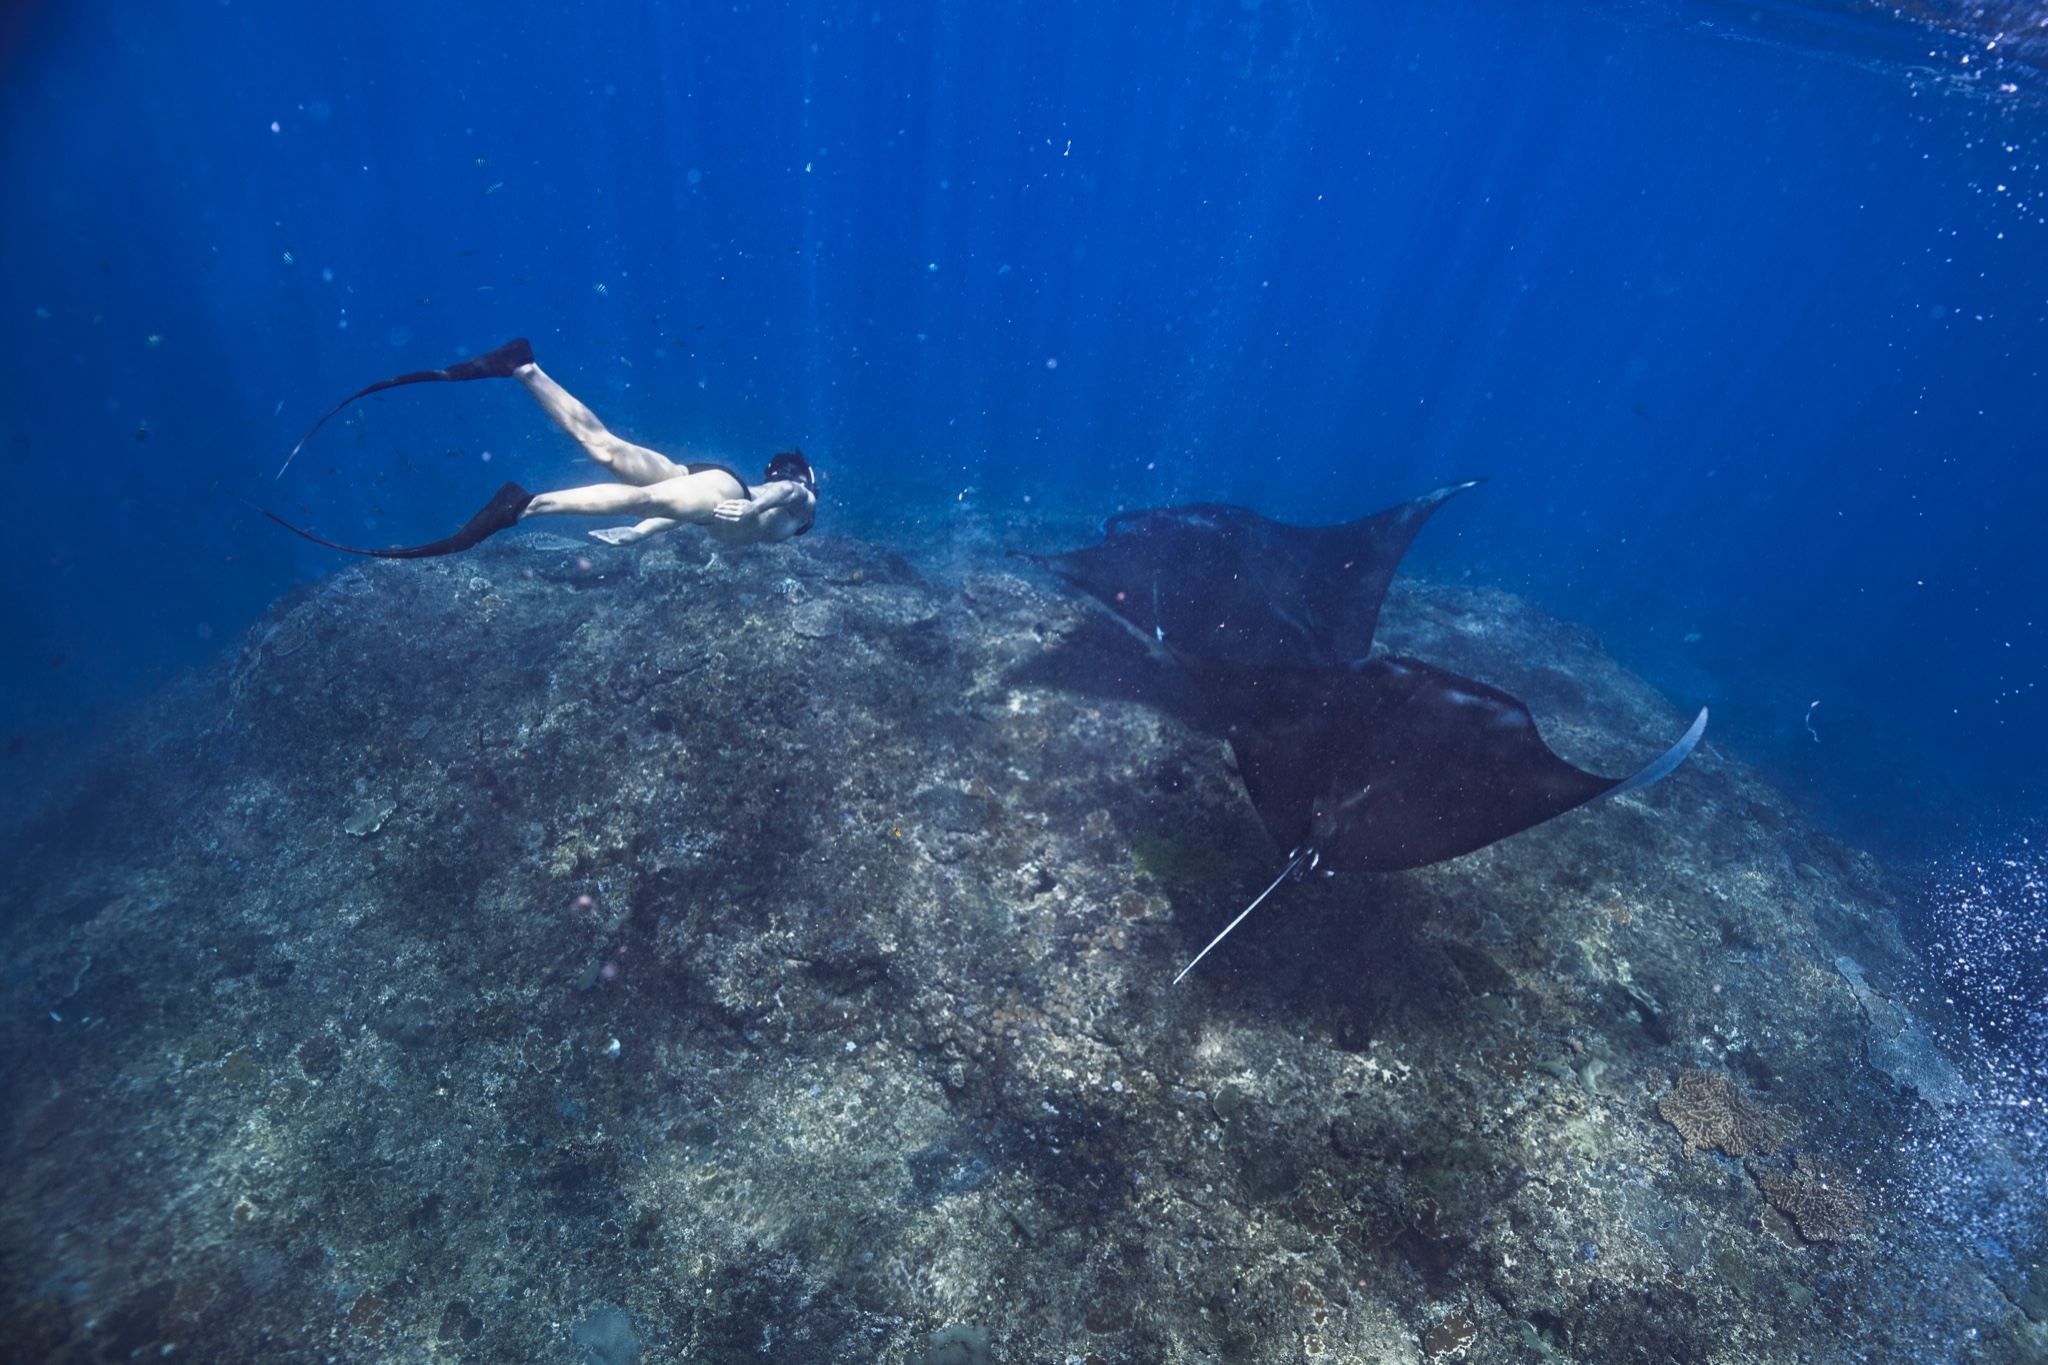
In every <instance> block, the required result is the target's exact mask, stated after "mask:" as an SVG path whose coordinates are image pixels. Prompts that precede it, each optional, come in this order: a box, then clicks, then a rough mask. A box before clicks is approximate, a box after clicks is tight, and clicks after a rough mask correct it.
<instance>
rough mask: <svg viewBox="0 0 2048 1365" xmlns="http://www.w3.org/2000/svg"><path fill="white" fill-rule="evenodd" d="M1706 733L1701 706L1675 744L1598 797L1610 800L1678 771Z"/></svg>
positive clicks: (1705, 709) (1704, 708) (1661, 779)
mask: <svg viewBox="0 0 2048 1365" xmlns="http://www.w3.org/2000/svg"><path fill="white" fill-rule="evenodd" d="M1706 733H1707V708H1706V707H1704V706H1702V707H1701V708H1700V713H1699V714H1698V715H1697V716H1694V717H1693V720H1692V724H1691V725H1690V726H1689V727H1687V729H1686V732H1685V733H1684V734H1682V735H1680V736H1679V737H1678V742H1677V743H1676V744H1674V745H1672V746H1671V747H1670V748H1668V749H1666V750H1665V751H1664V752H1663V753H1661V754H1659V755H1658V756H1657V757H1656V758H1654V759H1652V760H1651V761H1650V762H1649V763H1648V764H1647V765H1645V766H1644V767H1643V768H1642V769H1641V770H1640V771H1639V772H1637V773H1636V774H1635V775H1634V776H1632V777H1625V778H1623V779H1622V780H1621V781H1620V782H1617V783H1616V784H1615V785H1614V786H1612V787H1610V788H1608V789H1607V790H1606V791H1604V792H1602V793H1601V794H1600V797H1599V798H1598V799H1601V800H1611V799H1612V798H1614V797H1617V796H1626V795H1628V794H1629V793H1630V792H1639V791H1641V790H1642V789H1643V788H1645V787H1648V786H1653V785H1655V784H1656V783H1659V782H1662V781H1663V780H1664V779H1665V778H1667V777H1669V776H1671V774H1673V773H1674V772H1677V771H1678V765H1679V764H1681V763H1683V762H1685V760H1686V759H1688V758H1690V757H1692V751H1693V750H1694V749H1697V748H1699V747H1700V739H1701V737H1702V736H1704V735H1705V734H1706Z"/></svg>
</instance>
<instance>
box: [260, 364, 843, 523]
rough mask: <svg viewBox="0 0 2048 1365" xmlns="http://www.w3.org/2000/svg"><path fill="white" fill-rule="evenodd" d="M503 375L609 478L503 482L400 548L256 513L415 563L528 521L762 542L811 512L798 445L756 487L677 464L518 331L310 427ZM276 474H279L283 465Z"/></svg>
mask: <svg viewBox="0 0 2048 1365" xmlns="http://www.w3.org/2000/svg"><path fill="white" fill-rule="evenodd" d="M507 378H509V379H517V380H518V381H519V382H520V383H522V384H524V385H525V386H526V391H527V392H528V393H530V394H532V395H533V397H534V401H535V402H537V403H539V404H540V406H541V411H543V412H545V413H547V415H548V416H550V417H552V418H554V419H555V425H557V426H559V427H560V428H561V429H562V430H563V431H565V432H567V433H568V434H569V435H570V436H571V437H572V438H573V439H574V440H575V441H576V443H577V444H578V445H580V446H582V447H583V450H584V453H586V454H588V455H589V456H590V458H591V459H593V460H595V461H597V462H598V463H599V464H601V465H603V466H604V467H605V468H606V469H608V470H610V471H611V473H612V475H613V477H615V478H617V479H618V480H619V482H618V483H597V484H588V485H586V486H584V487H581V488H565V489H562V490H560V491H559V492H554V493H528V492H527V491H526V490H525V489H523V488H521V487H520V486H519V485H518V484H516V483H508V484H506V485H505V486H504V487H502V488H500V489H499V490H498V492H497V494H496V496H494V497H493V498H492V499H491V500H490V502H488V503H487V504H485V506H484V508H483V510H482V511H480V512H478V513H477V514H476V515H475V516H473V517H471V518H470V519H469V522H468V524H466V525H465V526H464V527H463V528H462V529H461V530H460V531H458V532H456V533H455V534H454V535H452V536H449V537H447V538H446V539H444V540H437V541H434V542H432V543H431V544H427V545H414V546H409V547H405V548H401V549H390V550H362V549H357V548H356V547H354V546H351V545H337V544H335V542H333V541H331V540H322V539H321V538H320V537H319V536H316V535H313V534H311V533H310V532H307V531H302V530H300V529H299V528H298V527H296V526H293V525H291V523H289V522H287V521H285V520H284V519H283V518H281V517H277V516H274V515H272V514H271V513H269V512H265V513H264V515H265V516H267V517H270V519H271V520H272V521H275V522H277V523H278V524H279V525H280V526H283V527H285V528H286V529H287V530H290V531H295V532H297V533H298V534H299V535H302V536H305V537H306V539H308V540H311V541H317V542H318V543H319V544H322V545H326V546H329V547H331V548H333V549H337V550H346V551H348V552H349V553H350V554H359V555H375V556H377V557H379V558H382V559H425V558H428V557H431V556H434V555H446V554H454V553H455V552H457V551H458V550H466V549H468V548H469V547H470V546H472V545H475V544H476V543H478V542H479V541H481V540H484V539H485V538H486V537H489V536H492V535H495V534H497V533H498V532H499V531H502V530H504V529H505V528H507V527H508V526H515V525H517V524H518V523H520V522H522V521H524V520H526V519H527V518H528V517H544V516H553V515H570V516H600V517H601V516H618V515H623V514H638V515H639V516H640V517H641V520H640V521H638V522H637V523H635V524H634V525H632V526H608V527H605V528H604V529H602V530H598V531H592V532H591V533H590V534H591V536H592V537H593V538H594V539H597V540H601V541H603V542H605V543H606V544H607V545H630V544H632V543H634V542H635V541H641V540H645V539H647V538H648V537H649V536H652V535H658V534H660V533H661V532H663V531H667V530H671V529H673V528H674V527H677V526H680V525H682V524H684V523H685V522H688V523H691V524H694V525H698V526H702V527H704V528H705V529H706V530H707V531H708V532H709V533H710V535H711V538H712V539H714V540H716V541H719V542H721V543H722V544H726V545H761V544H772V543H774V542H776V541H783V540H788V539H790V538H791V537H793V536H800V535H802V534H803V533H804V532H806V531H808V530H810V529H811V525H812V523H813V522H815V521H816V520H817V518H818V480H817V475H816V474H815V472H813V470H812V469H811V465H810V461H808V460H806V459H805V458H804V457H803V452H802V451H798V450H791V451H785V452H783V453H782V454H780V455H777V456H776V457H775V458H774V459H773V460H770V461H769V462H768V473H767V477H766V478H765V479H764V481H763V482H762V483H761V484H760V486H758V487H753V488H750V487H748V486H747V482H746V480H745V479H742V478H741V477H740V476H739V475H738V474H736V473H735V472H733V471H732V470H731V469H728V468H727V467H726V466H724V465H722V464H709V463H697V464H677V463H676V462H675V461H673V460H671V459H669V458H668V457H667V456H666V455H663V454H661V453H660V452H658V451H653V450H649V449H648V448H647V447H645V446H637V445H634V444H633V443H632V442H631V441H628V440H625V439H623V438H621V437H618V436H615V435H613V434H612V433H611V432H610V431H609V430H607V429H606V427H605V425H604V423H603V422H600V421H599V420H598V419H597V414H596V413H594V412H592V411H591V410H590V409H589V408H587V407H585V406H584V405H583V403H581V402H580V401H578V399H577V398H576V397H575V396H574V395H573V394H571V393H570V392H569V391H568V390H567V389H565V388H563V387H562V386H561V385H560V384H557V383H556V382H555V381H554V380H553V379H550V378H549V377H548V375H547V373H546V372H545V371H544V370H542V369H541V367H540V366H539V365H537V364H535V363H534V359H533V348H532V347H531V346H529V345H528V344H527V342H526V339H525V338H524V337H521V338H518V339H516V340H513V341H508V342H506V343H505V344H504V345H503V346H500V347H499V348H498V349H497V350H495V351H492V352H490V353H489V354H487V355H480V356H477V357H476V358H475V359H473V360H465V361H463V362H462V363H461V364H459V365H451V366H449V367H448V368H447V369H445V370H420V371H416V372H414V373H412V374H406V375H400V376H399V377H398V378H396V379H387V380H384V381H383V382H381V383H377V384H372V385H371V386H370V387H369V388H367V389H364V390H362V391H361V392H360V393H355V394H352V395H350V396H349V397H348V398H346V399H343V400H342V401H341V402H340V403H338V404H336V405H335V406H334V408H333V409H332V410H331V411H329V412H328V414H327V416H326V417H322V418H321V419H320V421H319V422H315V423H314V424H313V431H318V430H319V429H320V425H321V423H324V422H325V421H326V420H327V418H328V417H332V416H333V415H334V414H335V413H336V412H339V411H341V409H342V408H344V407H346V406H348V404H350V403H352V402H354V401H355V400H356V399H358V398H361V397H362V396H363V395H364V394H368V393H375V392H376V391H377V390H379V389H387V388H391V387H394V386H395V385H399V384H413V383H423V382H428V381H434V380H465V379H507ZM312 434H313V432H312V431H309V432H307V433H306V437H307V438H311V436H312ZM305 444H306V441H305V440H304V439H302V440H301V441H300V442H299V446H300V447H303V446H304V445H305ZM298 453H299V452H298V448H294V449H293V451H292V455H294V456H296V455H297V454H298ZM290 463H291V460H290V459H287V460H286V461H285V464H286V465H290ZM278 472H279V473H280V474H282V473H283V472H284V471H283V470H279V471H278Z"/></svg>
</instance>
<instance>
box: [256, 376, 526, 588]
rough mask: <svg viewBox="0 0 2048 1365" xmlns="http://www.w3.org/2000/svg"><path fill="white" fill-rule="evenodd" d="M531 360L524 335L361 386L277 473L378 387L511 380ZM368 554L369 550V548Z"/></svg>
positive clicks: (313, 428) (310, 433)
mask: <svg viewBox="0 0 2048 1365" xmlns="http://www.w3.org/2000/svg"><path fill="white" fill-rule="evenodd" d="M532 363H533V347H532V346H530V345H528V344H527V340H526V338H525V337H514V338H512V340H510V341H508V342H506V343H505V344H504V345H503V346H500V347H499V348H498V349H497V350H495V351H489V352H486V353H485V354H483V355H479V356H472V357H470V358H469V359H468V360H465V361H462V362H461V363H460V364H456V365H450V366H449V367H448V368H447V369H445V370H414V371H413V372H412V373H411V374H402V375H399V376H398V377H397V378H396V379H381V380H379V381H377V382H376V383H375V384H372V385H370V387H369V388H367V389H358V390H357V391H356V392H354V393H352V394H350V395H349V396H348V397H346V398H344V399H342V400H341V401H340V402H339V403H336V404H335V405H334V406H333V407H331V408H329V409H328V410H327V416H326V417H322V418H321V419H320V420H319V421H317V422H315V423H313V425H312V426H311V427H310V428H309V429H308V430H307V432H306V434H305V435H304V436H301V437H300V438H299V443H298V444H297V445H295V446H293V447H292V453H291V454H289V455H287V456H285V457H284V463H283V464H282V465H280V466H278V470H277V476H278V477H279V478H280V479H281V478H283V477H284V471H285V470H287V469H290V468H291V467H292V461H293V460H295V459H297V458H298V455H299V452H300V451H301V450H304V449H305V448H306V442H308V441H310V440H312V439H313V433H314V432H316V431H318V430H320V428H321V427H323V426H325V425H326V424H327V418H328V417H332V416H334V414H335V413H337V412H340V411H341V410H342V409H343V408H345V407H347V406H348V405H349V404H350V403H353V402H355V401H356V399H358V398H361V397H363V396H364V395H365V394H372V393H376V392H377V391H378V390H379V389H395V388H397V387H398V386H399V385H400V384H426V383H435V382H454V383H459V382H461V381H462V380H465V379H510V378H511V377H512V372H513V371H514V370H516V369H518V368H519V367H520V366H521V365H531V364H532ZM365 553H368V552H367V551H366V552H365Z"/></svg>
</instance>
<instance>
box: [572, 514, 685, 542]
mask: <svg viewBox="0 0 2048 1365" xmlns="http://www.w3.org/2000/svg"><path fill="white" fill-rule="evenodd" d="M681 525H682V523H681V522H680V521H677V520H676V519H675V518H674V517H649V518H648V519H647V520H645V521H643V522H640V523H638V524H637V525H633V526H607V527H604V528H603V529H601V530H597V531H592V532H591V533H590V538H591V539H592V540H601V541H603V542H604V543H605V544H607V545H632V544H636V543H638V542H639V541H643V540H645V539H647V538H648V537H649V536H658V535H660V534H661V533H662V532H663V531H673V530H674V529H675V528H676V527H678V526H681Z"/></svg>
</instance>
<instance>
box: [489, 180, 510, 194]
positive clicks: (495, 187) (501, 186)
mask: <svg viewBox="0 0 2048 1365" xmlns="http://www.w3.org/2000/svg"><path fill="white" fill-rule="evenodd" d="M504 188H505V182H504V181H502V180H500V181H499V182H498V183H497V184H495V185H486V186H484V193H485V194H496V193H497V192H498V191H499V190H502V189H504Z"/></svg>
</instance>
